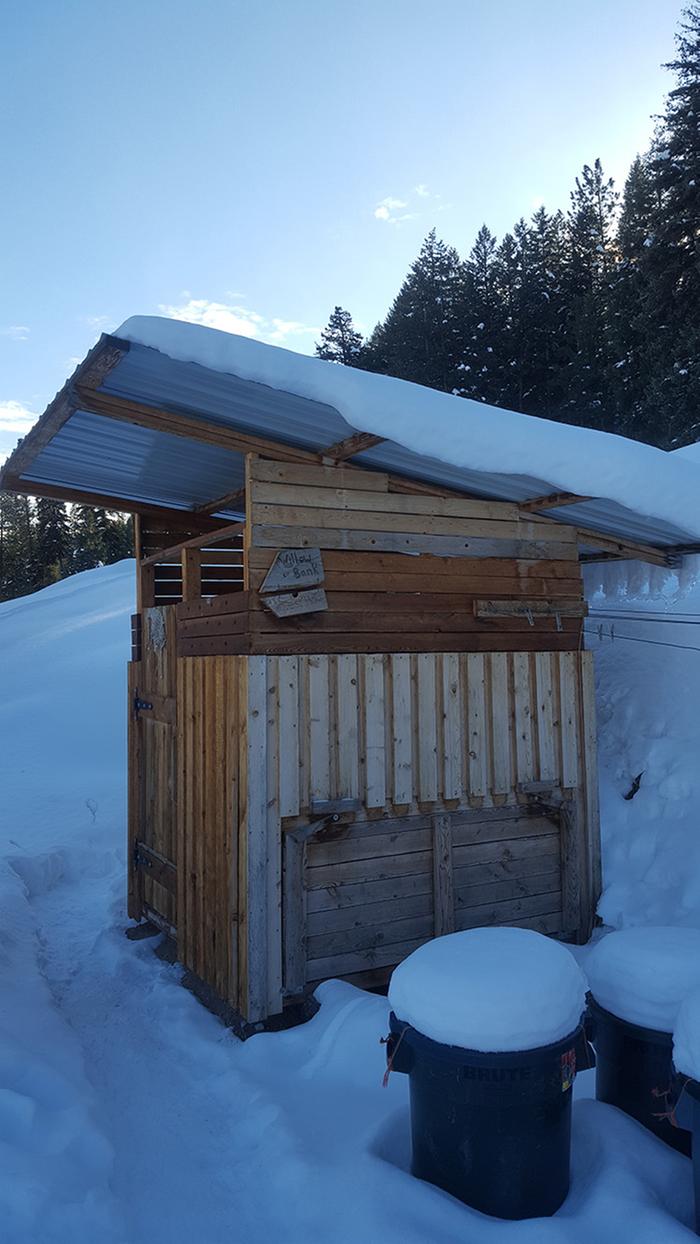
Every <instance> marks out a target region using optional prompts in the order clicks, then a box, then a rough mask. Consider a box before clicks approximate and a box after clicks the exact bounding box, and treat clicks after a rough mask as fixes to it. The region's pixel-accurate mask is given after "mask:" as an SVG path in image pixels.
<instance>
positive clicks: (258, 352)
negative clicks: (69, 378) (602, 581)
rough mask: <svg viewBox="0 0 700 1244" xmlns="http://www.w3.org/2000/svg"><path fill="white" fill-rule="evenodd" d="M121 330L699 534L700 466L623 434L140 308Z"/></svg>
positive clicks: (363, 426)
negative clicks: (504, 407) (144, 313)
mask: <svg viewBox="0 0 700 1244" xmlns="http://www.w3.org/2000/svg"><path fill="white" fill-rule="evenodd" d="M116 336H117V337H120V338H122V339H125V340H127V341H134V342H139V343H140V344H141V345H144V346H150V347H152V348H153V349H155V350H160V351H161V353H163V354H166V355H168V357H169V358H172V359H178V360H180V361H182V362H187V363H199V364H201V365H202V366H203V367H208V368H211V369H212V370H213V371H221V372H227V373H229V374H232V375H236V376H239V377H240V378H241V379H243V380H254V381H258V382H259V383H261V384H266V385H269V386H270V387H271V388H273V389H281V390H284V391H286V392H290V393H295V394H297V395H299V396H300V397H307V398H311V399H314V400H315V401H318V402H324V403H326V404H327V405H329V406H334V407H335V409H336V410H338V411H339V412H340V414H341V415H343V417H344V418H345V419H346V420H347V422H348V423H349V424H350V425H351V426H352V427H353V428H357V429H359V430H360V431H363V432H373V433H375V434H377V435H378V436H383V437H386V438H388V439H389V440H393V441H396V442H397V443H398V444H399V445H403V446H405V447H406V448H407V449H411V450H413V451H414V452H416V453H420V454H429V455H431V456H432V457H436V458H439V459H441V460H442V461H444V462H449V463H451V464H453V465H454V466H463V467H469V468H471V469H472V470H477V471H496V472H499V473H501V474H510V475H531V476H533V477H534V478H535V479H541V480H545V481H547V482H548V483H549V484H550V485H551V486H552V490H553V491H557V490H561V491H563V492H574V493H579V494H581V495H583V496H589V497H606V498H608V499H609V500H612V501H617V502H619V503H620V504H621V505H624V506H627V507H628V508H629V509H631V510H634V511H636V512H637V513H639V514H643V515H647V516H649V517H654V518H658V519H661V520H663V521H666V522H670V523H673V524H675V525H676V526H677V527H679V528H681V530H684V531H687V532H688V534H689V535H693V536H698V537H700V506H699V505H698V495H697V468H696V467H694V466H693V465H692V463H687V462H684V461H679V460H678V458H676V457H674V455H672V454H667V453H664V452H663V451H662V450H660V449H653V448H652V447H651V446H649V445H643V444H641V443H640V442H639V441H629V440H626V439H624V437H621V436H612V435H610V434H609V433H606V432H596V431H592V430H591V429H589V428H576V427H571V426H569V425H567V424H563V423H555V422H552V421H550V420H547V419H537V418H534V417H533V416H531V415H521V414H517V413H516V412H515V411H511V410H500V409H498V408H497V407H495V406H485V405H484V404H483V403H481V402H474V401H471V400H469V399H466V398H461V397H453V396H452V395H451V394H449V393H438V392H436V391H435V390H434V389H427V388H424V387H423V386H422V385H418V384H411V383H409V382H408V381H406V380H397V379H395V378H394V377H393V376H378V375H374V374H373V373H371V372H364V371H360V370H358V369H357V368H353V367H342V366H339V365H338V364H336V363H328V362H325V361H323V360H322V359H316V358H310V357H309V356H308V355H305V354H294V353H292V351H290V350H283V349H280V348H279V347H278V346H269V345H265V344H264V343H262V342H260V341H251V340H250V338H249V337H238V336H235V335H234V334H233V333H226V332H221V331H219V330H218V329H214V328H205V327H203V325H201V324H187V323H184V322H183V321H181V320H170V319H162V318H158V317H156V316H133V317H132V318H131V319H128V320H126V321H125V323H124V324H122V326H121V328H119V329H118V330H117V333H116Z"/></svg>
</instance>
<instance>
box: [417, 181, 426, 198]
mask: <svg viewBox="0 0 700 1244" xmlns="http://www.w3.org/2000/svg"><path fill="white" fill-rule="evenodd" d="M415 192H416V194H417V195H418V198H419V199H429V198H430V191H429V190H428V187H427V186H426V184H425V182H424V181H421V182H419V183H418V185H417V186H416V187H415Z"/></svg>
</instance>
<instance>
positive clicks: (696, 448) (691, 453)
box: [671, 441, 700, 462]
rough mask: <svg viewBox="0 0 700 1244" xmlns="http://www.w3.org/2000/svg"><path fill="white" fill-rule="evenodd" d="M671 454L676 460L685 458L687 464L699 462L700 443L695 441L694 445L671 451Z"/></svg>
mask: <svg viewBox="0 0 700 1244" xmlns="http://www.w3.org/2000/svg"><path fill="white" fill-rule="evenodd" d="M671 453H672V454H673V455H674V457H676V458H685V459H686V460H687V461H688V462H700V441H695V444H694V445H684V446H683V448H682V449H672V450H671Z"/></svg>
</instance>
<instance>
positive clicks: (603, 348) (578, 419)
mask: <svg viewBox="0 0 700 1244" xmlns="http://www.w3.org/2000/svg"><path fill="white" fill-rule="evenodd" d="M617 203H618V195H617V192H616V190H615V188H614V183H613V181H612V178H608V179H606V178H605V176H604V174H603V169H602V165H601V163H600V160H596V161H595V164H594V165H593V167H592V168H591V166H590V165H588V164H586V165H584V168H583V172H582V174H581V177H580V178H579V177H577V178H576V186H575V188H574V190H573V191H572V193H571V207H570V210H569V242H570V255H569V264H568V272H567V275H566V284H567V293H568V303H569V314H568V320H569V323H568V332H569V334H570V344H571V347H572V358H571V364H572V365H571V368H570V371H569V377H568V378H569V397H568V401H567V412H566V413H567V417H568V418H569V419H570V420H571V421H572V422H575V423H584V424H586V425H587V426H589V427H604V426H605V423H606V410H605V399H606V383H605V381H606V378H607V375H608V373H609V369H610V366H611V357H612V352H613V349H612V324H611V311H610V299H609V285H610V280H611V277H612V274H613V271H614V268H615V264H616V262H617V247H616V239H615V217H616V212H617Z"/></svg>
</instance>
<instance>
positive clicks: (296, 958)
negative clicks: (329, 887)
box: [284, 833, 306, 998]
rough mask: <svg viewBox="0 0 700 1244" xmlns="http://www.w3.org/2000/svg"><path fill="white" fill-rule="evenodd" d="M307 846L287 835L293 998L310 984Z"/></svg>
mask: <svg viewBox="0 0 700 1244" xmlns="http://www.w3.org/2000/svg"><path fill="white" fill-rule="evenodd" d="M305 857H306V844H305V842H304V841H303V840H300V839H299V838H297V837H296V835H295V834H292V833H286V834H285V835H284V992H285V995H286V996H287V997H289V998H291V997H295V996H296V995H297V994H300V993H302V991H303V989H304V986H305V984H306V889H305V886H304V865H305Z"/></svg>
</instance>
